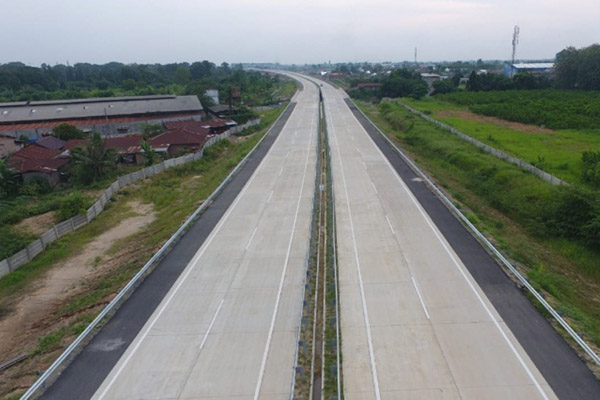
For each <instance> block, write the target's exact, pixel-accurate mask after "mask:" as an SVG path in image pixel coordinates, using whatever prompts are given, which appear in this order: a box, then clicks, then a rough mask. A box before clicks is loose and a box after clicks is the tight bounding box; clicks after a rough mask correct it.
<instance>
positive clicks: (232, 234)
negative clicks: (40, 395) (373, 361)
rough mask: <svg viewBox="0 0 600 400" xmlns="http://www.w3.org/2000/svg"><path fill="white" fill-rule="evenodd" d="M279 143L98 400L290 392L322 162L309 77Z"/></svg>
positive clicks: (315, 102)
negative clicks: (318, 156)
mask: <svg viewBox="0 0 600 400" xmlns="http://www.w3.org/2000/svg"><path fill="white" fill-rule="evenodd" d="M304 83H305V84H304V90H303V91H301V92H300V93H299V94H298V95H297V98H296V101H297V105H296V108H295V110H294V112H293V113H292V115H291V116H290V118H289V120H288V122H287V123H286V126H285V127H284V128H283V130H282V131H281V133H280V135H279V137H278V139H277V141H276V142H275V143H274V144H273V146H272V148H271V150H270V151H269V153H268V154H267V156H266V157H265V158H264V160H263V161H262V163H261V165H260V166H259V167H258V169H257V170H256V172H255V173H254V175H253V176H252V177H251V179H250V180H249V181H248V183H247V184H246V186H245V187H244V189H243V190H242V192H241V193H240V195H239V196H238V197H237V198H236V200H235V201H234V203H233V204H232V205H231V207H230V208H229V209H228V210H227V212H226V214H225V215H224V216H223V218H222V219H221V221H220V222H219V224H218V225H217V226H216V227H215V229H214V230H213V232H212V233H211V235H210V236H209V237H208V238H207V240H206V241H205V242H204V244H203V245H202V247H200V249H199V250H198V252H197V254H196V255H195V257H194V259H193V260H192V261H191V262H190V264H189V265H188V266H187V267H186V269H185V271H184V272H183V274H182V275H181V277H180V278H179V279H178V280H177V282H175V285H174V286H173V288H172V289H171V290H170V292H169V293H168V294H167V296H166V297H165V299H164V300H163V301H162V303H161V304H160V305H159V306H158V308H157V309H156V310H155V312H154V314H153V315H152V316H151V317H150V319H149V320H148V322H147V323H146V325H145V326H144V328H143V329H142V330H141V331H140V333H139V335H138V336H137V337H136V339H135V340H134V342H133V343H132V344H131V345H130V346H129V348H128V349H127V351H126V352H125V353H124V354H123V356H122V357H121V359H120V360H119V362H118V363H117V364H116V365H115V367H114V368H113V370H112V371H111V373H110V374H109V375H108V377H107V378H106V379H105V380H104V382H103V383H102V385H101V386H100V388H99V389H98V391H97V392H96V394H95V395H94V396H93V398H94V399H141V398H144V399H174V398H176V399H191V398H194V399H203V398H210V399H230V398H234V397H235V398H240V399H246V398H247V399H258V398H261V399H270V398H284V397H287V396H289V393H290V390H291V382H292V377H293V373H294V371H293V367H294V354H295V348H296V340H297V332H298V324H299V322H300V315H301V307H302V294H303V282H304V276H305V271H306V260H307V255H308V240H307V239H308V237H309V229H310V221H311V216H312V200H313V193H314V178H315V164H316V151H315V150H316V134H317V125H318V95H317V91H316V88H315V87H314V85H312V84H311V83H308V82H306V81H305V82H304Z"/></svg>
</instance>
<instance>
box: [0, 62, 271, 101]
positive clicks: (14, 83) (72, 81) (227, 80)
mask: <svg viewBox="0 0 600 400" xmlns="http://www.w3.org/2000/svg"><path fill="white" fill-rule="evenodd" d="M278 80H279V78H278V77H277V76H275V77H269V76H267V75H264V74H261V73H259V72H253V71H245V70H244V69H243V68H242V66H241V65H233V66H230V65H229V64H227V63H222V64H221V65H220V66H217V65H215V64H214V63H212V62H210V61H206V60H205V61H201V62H194V63H191V64H190V63H174V64H122V63H117V62H111V63H108V64H103V65H97V64H88V63H78V64H75V65H72V66H71V65H60V64H59V65H54V66H50V65H48V64H42V66H41V67H30V66H27V65H25V64H23V63H20V62H13V63H8V64H0V102H9V101H31V100H55V99H72V98H85V97H112V96H123V95H136V96H141V95H156V94H178V95H186V94H187V95H197V96H198V97H199V98H200V99H201V101H202V102H203V104H205V105H210V104H211V100H210V98H206V97H204V92H205V91H206V90H207V89H218V90H219V92H220V96H221V98H220V100H221V102H223V103H226V102H227V100H228V93H229V90H230V88H231V87H239V88H240V89H241V93H242V101H243V102H244V104H247V105H253V106H254V105H268V104H272V103H274V102H276V101H277V99H274V98H272V93H273V91H274V90H275V89H276V87H277V85H276V84H277V81H278Z"/></svg>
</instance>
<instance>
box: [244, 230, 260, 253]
mask: <svg viewBox="0 0 600 400" xmlns="http://www.w3.org/2000/svg"><path fill="white" fill-rule="evenodd" d="M257 229H258V225H257V226H256V227H254V230H253V231H252V235H250V240H248V244H247V245H246V250H248V247H250V244H251V243H252V239H254V235H256V231H257Z"/></svg>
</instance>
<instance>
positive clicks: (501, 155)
mask: <svg viewBox="0 0 600 400" xmlns="http://www.w3.org/2000/svg"><path fill="white" fill-rule="evenodd" d="M394 101H395V102H396V103H397V104H399V105H401V106H402V107H404V108H406V109H407V110H408V111H410V112H411V113H413V114H416V115H418V116H419V117H421V118H423V119H424V120H425V121H427V122H431V123H432V124H434V125H437V126H439V127H440V128H442V129H444V130H446V131H448V132H450V133H452V134H454V135H456V136H458V137H459V138H461V139H463V140H465V141H467V142H469V143H471V144H472V145H474V146H477V147H479V148H480V149H481V150H483V151H485V152H486V153H490V154H491V155H493V156H495V157H497V158H499V159H501V160H504V161H508V162H509V163H511V164H515V165H518V166H519V167H521V168H523V169H524V170H526V171H529V172H531V173H532V174H534V175H535V176H537V177H538V178H541V179H543V180H545V181H546V182H549V183H551V184H553V185H568V183H567V182H565V181H563V180H562V179H560V178H557V177H556V176H554V175H552V174H549V173H547V172H546V171H542V170H541V169H539V168H538V167H535V166H533V165H532V164H530V163H528V162H525V161H523V160H521V159H519V158H516V157H513V156H510V155H508V154H506V153H505V152H503V151H500V150H498V149H496V148H494V147H491V146H488V145H487V144H485V143H482V142H480V141H479V140H477V139H475V138H473V137H471V136H469V135H467V134H465V133H462V132H460V131H459V130H457V129H455V128H453V127H451V126H450V125H448V124H445V123H443V122H441V121H438V120H437V119H434V118H431V117H430V116H429V115H427V114H425V113H422V112H421V111H419V110H415V109H414V108H412V107H411V106H409V105H407V104H404V103H402V102H401V101H399V100H394Z"/></svg>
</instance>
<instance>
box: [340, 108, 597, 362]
mask: <svg viewBox="0 0 600 400" xmlns="http://www.w3.org/2000/svg"><path fill="white" fill-rule="evenodd" d="M351 101H352V104H354V106H355V107H356V109H357V110H358V111H359V112H360V113H361V114H362V115H363V116H364V117H365V119H366V120H367V121H369V123H370V124H371V125H373V127H374V128H375V129H376V130H377V132H379V134H380V135H381V136H382V137H383V139H384V140H385V141H386V142H387V143H388V144H389V145H390V146H391V147H392V148H393V149H394V150H395V151H396V152H397V153H398V154H399V155H400V157H402V159H403V160H404V161H405V162H406V163H407V164H408V165H409V166H410V168H411V169H412V170H413V171H415V172H416V173H417V174H418V175H420V177H421V178H422V179H423V181H425V182H426V183H427V185H429V187H431V189H432V190H433V191H434V192H435V193H436V194H437V195H438V196H439V198H440V199H442V201H443V202H444V203H445V204H446V206H447V207H448V208H449V209H450V210H451V211H452V212H453V213H454V214H455V215H456V216H458V218H459V219H460V220H461V221H462V222H463V223H464V224H465V225H466V226H467V227H468V228H469V229H470V230H471V232H472V233H473V234H474V235H475V237H476V238H478V239H479V240H480V241H481V242H483V243H484V244H485V245H486V247H487V248H488V249H489V250H490V251H491V252H492V254H494V255H495V256H496V257H497V258H498V260H500V262H501V263H502V264H503V265H504V266H505V267H506V268H507V269H508V270H509V271H510V272H511V273H512V274H513V275H514V276H515V277H516V278H517V279H518V280H519V282H520V283H521V284H522V285H523V286H525V287H526V288H527V290H528V291H529V292H530V293H531V294H532V295H533V297H535V298H536V300H537V301H539V302H540V304H541V305H542V306H543V307H544V308H545V309H546V311H548V313H550V315H552V317H554V319H555V320H556V321H557V322H558V323H559V324H560V326H561V327H562V328H563V329H564V330H565V331H567V333H568V334H569V336H571V338H572V339H573V340H574V341H575V342H576V343H577V344H578V345H579V347H581V349H582V350H583V351H584V352H585V353H586V354H587V355H588V356H589V357H590V358H591V359H592V360H593V361H594V362H595V363H596V364H597V365H600V357H599V356H598V354H596V353H595V352H594V351H593V350H592V348H591V347H590V346H589V345H588V344H587V343H586V342H585V341H584V340H583V339H582V338H581V337H580V336H579V335H578V334H577V332H575V331H574V330H573V328H571V326H570V325H569V324H568V323H567V322H566V321H565V320H564V319H563V318H562V317H561V316H560V314H559V313H558V312H557V311H556V310H555V309H554V308H553V307H552V306H551V305H550V304H548V302H547V301H546V300H545V299H544V297H543V296H542V295H541V294H540V293H538V291H537V290H535V288H534V287H533V286H532V285H531V284H530V283H529V281H528V280H527V278H525V277H524V276H523V275H521V273H520V272H519V271H518V270H517V269H516V268H515V267H514V266H513V265H512V264H511V263H510V262H509V261H508V260H507V259H506V257H504V255H502V253H501V252H500V251H498V249H496V247H495V246H494V245H493V244H492V243H491V242H490V241H489V240H488V239H487V238H486V237H485V235H483V234H482V233H481V232H480V231H479V230H478V229H477V227H476V226H475V225H473V224H472V223H471V221H469V219H468V218H467V217H465V216H464V215H463V213H462V212H461V211H460V210H459V209H458V208H457V207H456V206H455V205H454V203H452V201H451V200H450V199H449V198H448V197H446V195H445V194H444V192H442V190H440V189H439V188H438V187H437V186H436V184H435V183H434V182H433V181H432V180H431V179H430V178H429V176H428V175H427V174H425V173H424V172H423V171H422V170H421V169H420V168H419V167H418V166H417V165H416V164H415V163H414V162H413V161H412V160H411V159H410V158H409V157H408V156H407V155H406V154H404V152H403V151H402V150H400V148H398V146H396V145H395V144H394V142H392V141H391V140H390V138H388V137H387V135H386V134H385V133H384V132H383V131H382V130H381V129H379V127H378V126H377V125H375V123H374V122H373V121H371V119H370V118H369V117H368V116H367V115H366V114H365V113H364V112H363V111H362V110H361V109H360V108H359V107H358V106H357V105H356V103H354V101H353V100H351Z"/></svg>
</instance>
